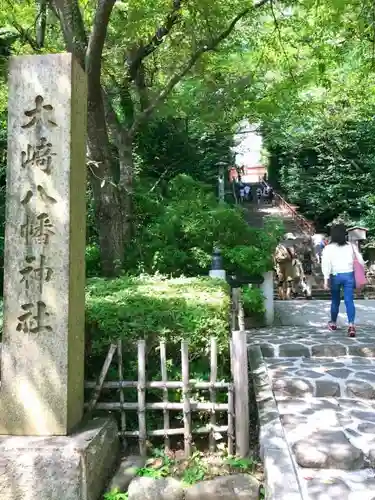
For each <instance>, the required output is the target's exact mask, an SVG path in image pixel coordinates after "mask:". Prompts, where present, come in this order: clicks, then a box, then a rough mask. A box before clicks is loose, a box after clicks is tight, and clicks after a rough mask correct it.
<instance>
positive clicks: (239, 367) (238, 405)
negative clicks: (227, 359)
mask: <svg viewBox="0 0 375 500" xmlns="http://www.w3.org/2000/svg"><path fill="white" fill-rule="evenodd" d="M231 362H232V374H233V384H234V391H235V392H234V405H235V418H236V421H235V425H236V454H237V455H239V456H240V457H241V458H244V457H246V456H247V454H248V452H249V427H250V416H249V381H248V377H249V375H248V358H247V345H246V333H245V332H244V331H234V332H232V356H231Z"/></svg>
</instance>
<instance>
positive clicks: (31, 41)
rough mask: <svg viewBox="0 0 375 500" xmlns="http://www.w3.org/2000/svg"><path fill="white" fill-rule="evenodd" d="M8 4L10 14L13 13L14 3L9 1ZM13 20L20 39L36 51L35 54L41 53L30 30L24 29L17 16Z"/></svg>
mask: <svg viewBox="0 0 375 500" xmlns="http://www.w3.org/2000/svg"><path fill="white" fill-rule="evenodd" d="M7 4H8V5H9V10H10V12H13V9H14V3H13V2H12V1H11V0H7ZM12 17H13V19H12V21H11V25H12V26H13V28H14V29H15V30H17V31H18V33H19V35H20V38H21V39H22V40H24V41H25V42H27V43H28V44H29V45H30V47H31V48H32V49H33V50H34V52H37V53H38V52H39V47H38V43H37V41H36V40H34V38H33V37H32V36H31V35H30V33H29V30H28V29H25V28H23V27H22V26H21V25H20V24H19V23H18V22H17V21H16V19H15V16H14V15H12Z"/></svg>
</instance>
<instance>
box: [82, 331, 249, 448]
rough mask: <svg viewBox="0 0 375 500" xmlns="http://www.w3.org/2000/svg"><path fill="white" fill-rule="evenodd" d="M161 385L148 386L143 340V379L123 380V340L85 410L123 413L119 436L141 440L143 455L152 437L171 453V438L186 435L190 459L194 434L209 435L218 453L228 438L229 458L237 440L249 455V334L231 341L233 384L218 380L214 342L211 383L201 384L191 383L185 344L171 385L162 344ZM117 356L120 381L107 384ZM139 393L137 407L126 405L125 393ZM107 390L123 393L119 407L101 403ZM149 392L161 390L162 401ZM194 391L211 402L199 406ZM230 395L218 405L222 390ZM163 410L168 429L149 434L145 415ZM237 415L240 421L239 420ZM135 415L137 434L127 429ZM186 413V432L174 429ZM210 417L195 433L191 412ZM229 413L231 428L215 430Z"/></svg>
mask: <svg viewBox="0 0 375 500" xmlns="http://www.w3.org/2000/svg"><path fill="white" fill-rule="evenodd" d="M159 347H160V368H161V379H162V380H160V381H147V378H146V342H145V341H144V340H140V341H138V380H136V381H129V380H123V369H122V366H123V365H122V363H123V359H122V351H123V345H122V342H121V341H119V342H118V343H117V344H111V346H110V348H109V351H108V354H107V358H106V360H105V362H104V365H103V368H102V371H101V373H100V375H99V377H98V380H97V381H96V382H86V383H85V388H86V389H93V393H92V397H91V400H90V401H89V402H88V403H87V404H86V405H85V406H86V408H87V412H92V411H93V410H94V408H95V409H97V410H108V411H119V412H120V414H121V429H120V436H121V437H122V438H123V439H124V440H125V439H126V438H130V437H132V438H134V437H135V438H138V442H139V450H140V454H141V455H142V456H145V455H146V452H147V438H149V437H155V436H160V437H164V446H165V449H166V450H168V449H169V448H170V437H171V436H178V435H182V436H183V437H184V449H185V455H186V456H187V457H188V456H190V454H191V450H192V442H193V439H192V435H193V434H198V435H204V434H207V435H208V437H209V446H210V449H211V450H212V451H213V450H215V449H216V437H217V435H218V433H220V434H221V433H224V434H227V442H228V453H229V454H230V455H232V454H233V453H234V439H235V438H236V452H239V453H240V455H242V456H245V455H246V453H247V451H246V449H247V450H248V446H249V415H248V413H249V406H248V383H247V377H248V374H247V369H248V368H247V366H248V365H247V363H248V360H247V349H246V338H245V336H244V332H241V331H234V332H233V338H232V341H231V366H232V377H233V381H230V382H226V381H217V372H218V370H217V363H218V355H217V341H216V338H214V337H212V338H211V339H210V372H211V373H210V381H209V382H200V381H196V380H191V379H190V377H189V350H188V343H187V342H186V341H182V342H181V367H182V380H181V381H168V378H167V349H166V344H165V342H164V341H162V342H160V346H159ZM116 351H117V355H118V375H119V380H118V381H108V382H106V381H105V378H106V375H107V372H108V369H109V367H110V364H111V362H112V359H113V357H114V353H115V352H116ZM127 388H134V389H137V393H138V398H137V402H126V400H125V396H124V389H127ZM103 389H114V390H118V391H119V396H120V401H119V402H110V403H109V402H108V403H105V402H100V401H99V397H100V394H101V392H102V390H103ZM147 389H160V390H161V391H162V398H161V399H162V401H160V402H147V400H146V391H147ZM178 389H180V390H182V402H179V403H175V402H173V403H172V402H169V400H168V391H169V390H178ZM193 390H206V391H207V390H208V391H209V395H210V401H207V402H201V401H195V400H194V399H192V397H191V392H192V391H193ZM220 390H225V391H226V392H227V395H228V398H227V403H217V401H216V399H217V391H220ZM155 410H162V412H163V417H164V418H163V429H156V430H148V429H147V420H146V412H148V411H155ZM235 410H236V412H237V418H236V419H235ZM128 411H136V412H137V413H138V430H136V431H131V430H128V429H127V425H126V413H127V412H128ZM171 411H181V412H182V414H183V427H181V428H171V426H170V412H171ZM200 411H205V412H207V411H208V412H210V423H209V424H208V425H205V426H202V427H199V428H194V427H193V426H192V418H191V416H192V412H200ZM219 411H220V412H227V423H226V425H220V426H219V425H216V412H219Z"/></svg>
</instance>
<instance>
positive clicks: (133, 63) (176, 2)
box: [126, 0, 183, 80]
mask: <svg viewBox="0 0 375 500" xmlns="http://www.w3.org/2000/svg"><path fill="white" fill-rule="evenodd" d="M182 2H183V0H173V6H172V10H171V12H170V13H169V14H168V15H167V17H166V19H165V21H164V23H163V25H162V26H161V27H160V28H158V29H157V30H156V32H155V34H154V35H153V36H152V37H151V38H150V39H149V41H148V42H147V44H146V45H141V46H140V47H138V49H137V50H136V51H135V53H134V54H131V55H128V57H127V60H126V63H127V66H128V71H129V79H130V80H134V77H135V75H136V73H137V71H138V68H139V65H140V64H141V62H142V60H143V59H145V58H146V57H147V56H149V55H150V54H152V53H153V52H154V51H155V50H156V49H157V48H158V47H159V45H161V43H162V42H163V40H164V38H165V37H166V36H167V35H168V33H170V31H171V29H172V28H173V26H174V25H175V24H177V23H178V22H179V21H180V19H181V4H182Z"/></svg>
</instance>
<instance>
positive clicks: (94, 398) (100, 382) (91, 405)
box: [87, 344, 117, 413]
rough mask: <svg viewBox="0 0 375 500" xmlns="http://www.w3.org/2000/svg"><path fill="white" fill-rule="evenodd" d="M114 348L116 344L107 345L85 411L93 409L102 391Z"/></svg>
mask: <svg viewBox="0 0 375 500" xmlns="http://www.w3.org/2000/svg"><path fill="white" fill-rule="evenodd" d="M116 349H117V345H116V344H111V345H110V346H109V349H108V353H107V357H106V358H105V361H104V364H103V367H102V371H101V372H100V375H99V378H98V381H97V384H96V385H95V389H94V394H93V395H92V398H91V401H90V402H89V404H88V405H87V413H91V412H92V411H93V410H94V408H95V406H96V404H97V402H98V399H99V396H100V393H101V392H102V388H103V384H104V380H105V378H106V376H107V373H108V370H109V367H110V366H111V363H112V359H113V355H114V354H115V352H116Z"/></svg>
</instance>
